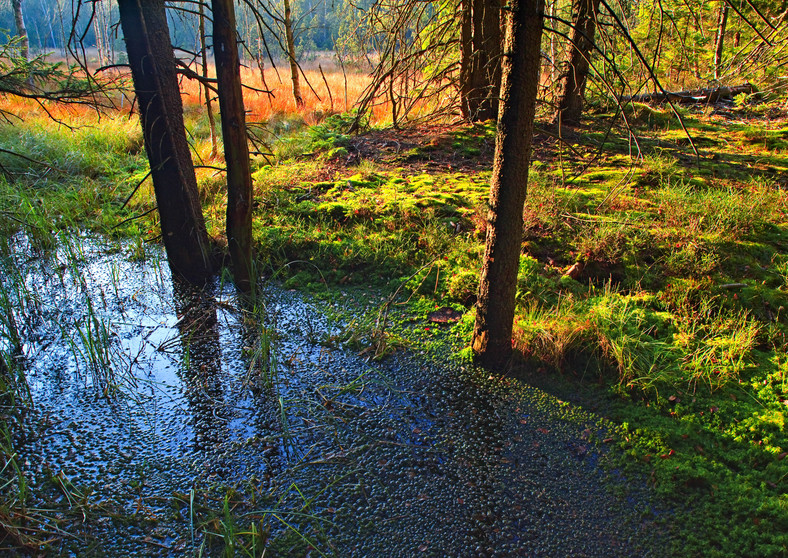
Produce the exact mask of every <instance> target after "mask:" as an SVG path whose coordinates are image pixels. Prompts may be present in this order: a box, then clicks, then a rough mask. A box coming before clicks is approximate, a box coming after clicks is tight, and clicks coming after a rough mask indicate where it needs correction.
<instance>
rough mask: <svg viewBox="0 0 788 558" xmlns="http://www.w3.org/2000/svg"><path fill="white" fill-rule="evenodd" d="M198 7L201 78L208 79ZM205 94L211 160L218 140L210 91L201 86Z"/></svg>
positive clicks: (202, 15) (217, 148)
mask: <svg viewBox="0 0 788 558" xmlns="http://www.w3.org/2000/svg"><path fill="white" fill-rule="evenodd" d="M199 6H200V56H201V57H202V77H204V78H206V79H207V78H208V46H207V45H206V44H205V43H206V41H205V14H204V13H203V10H204V7H203V4H202V2H200V4H199ZM202 88H203V92H204V93H205V111H206V112H207V113H208V126H209V128H210V130H211V158H214V157H216V154H217V153H219V145H218V140H217V138H216V119H215V118H214V116H213V101H212V100H211V90H210V89H209V88H208V86H207V85H203V86H202Z"/></svg>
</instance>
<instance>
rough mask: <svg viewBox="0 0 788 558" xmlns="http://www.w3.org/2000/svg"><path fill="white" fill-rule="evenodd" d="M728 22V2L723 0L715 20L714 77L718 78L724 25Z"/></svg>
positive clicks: (723, 41)
mask: <svg viewBox="0 0 788 558" xmlns="http://www.w3.org/2000/svg"><path fill="white" fill-rule="evenodd" d="M727 24H728V2H727V0H723V2H722V4H720V14H719V18H718V21H717V40H716V42H715V45H714V79H720V72H721V70H722V53H723V51H724V49H725V27H726V26H727Z"/></svg>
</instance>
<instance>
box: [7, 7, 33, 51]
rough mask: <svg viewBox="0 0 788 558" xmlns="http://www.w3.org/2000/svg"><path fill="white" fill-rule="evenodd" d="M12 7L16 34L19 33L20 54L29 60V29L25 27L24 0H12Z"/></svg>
mask: <svg viewBox="0 0 788 558" xmlns="http://www.w3.org/2000/svg"><path fill="white" fill-rule="evenodd" d="M11 7H12V8H13V10H14V23H15V24H16V34H17V35H19V54H21V55H22V57H23V58H24V59H25V60H29V59H30V49H29V43H28V40H27V29H26V28H25V18H24V17H22V0H11Z"/></svg>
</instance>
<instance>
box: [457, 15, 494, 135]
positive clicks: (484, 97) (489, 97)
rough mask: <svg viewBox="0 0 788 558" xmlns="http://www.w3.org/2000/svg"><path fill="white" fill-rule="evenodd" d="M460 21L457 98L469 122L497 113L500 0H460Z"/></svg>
mask: <svg viewBox="0 0 788 558" xmlns="http://www.w3.org/2000/svg"><path fill="white" fill-rule="evenodd" d="M460 7H461V22H460V25H461V27H460V29H461V31H460V49H461V58H460V100H461V108H462V114H463V117H464V118H466V119H467V120H469V121H471V122H476V121H482V120H490V119H492V118H495V117H497V116H498V91H499V89H500V86H501V43H502V38H501V4H500V1H499V0H462V1H461V3H460Z"/></svg>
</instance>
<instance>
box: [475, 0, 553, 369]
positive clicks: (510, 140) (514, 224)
mask: <svg viewBox="0 0 788 558" xmlns="http://www.w3.org/2000/svg"><path fill="white" fill-rule="evenodd" d="M508 6H509V8H510V9H509V10H508V11H507V16H506V41H505V43H504V54H503V64H502V68H503V78H502V83H501V110H500V113H499V116H498V135H497V138H496V142H495V159H494V162H493V176H492V181H491V184H490V202H489V203H490V211H489V215H488V224H487V244H486V248H485V251H484V260H483V261H482V270H481V278H480V280H479V300H478V302H477V305H476V310H477V313H476V323H475V325H474V330H473V352H474V355H475V357H476V359H477V360H478V361H479V363H480V364H482V365H483V366H486V367H489V368H501V367H503V366H504V365H505V364H506V363H507V362H508V360H509V358H510V357H511V352H512V323H513V321H514V306H515V292H516V288H517V269H518V267H519V262H520V249H521V246H522V235H523V206H524V204H525V194H526V191H527V185H528V167H529V164H530V158H531V138H532V136H533V129H534V116H535V112H536V94H537V86H538V84H539V77H540V73H541V52H540V47H541V37H542V19H543V15H544V0H510V2H509V4H508Z"/></svg>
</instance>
